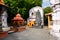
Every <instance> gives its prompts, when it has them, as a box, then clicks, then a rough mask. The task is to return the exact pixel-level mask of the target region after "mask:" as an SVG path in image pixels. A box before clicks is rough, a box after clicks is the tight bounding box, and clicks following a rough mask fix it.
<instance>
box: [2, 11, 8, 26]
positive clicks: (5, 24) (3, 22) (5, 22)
mask: <svg viewBox="0 0 60 40" xmlns="http://www.w3.org/2000/svg"><path fill="white" fill-rule="evenodd" d="M1 18H2V27H8V25H7V12H6V11H4V12H3V13H2V15H1Z"/></svg>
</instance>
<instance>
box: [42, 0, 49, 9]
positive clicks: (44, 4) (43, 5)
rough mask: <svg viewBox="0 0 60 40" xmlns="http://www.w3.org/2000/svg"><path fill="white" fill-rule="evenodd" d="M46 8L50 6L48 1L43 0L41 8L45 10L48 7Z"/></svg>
mask: <svg viewBox="0 0 60 40" xmlns="http://www.w3.org/2000/svg"><path fill="white" fill-rule="evenodd" d="M48 6H50V2H49V0H43V4H42V7H43V8H46V7H48Z"/></svg>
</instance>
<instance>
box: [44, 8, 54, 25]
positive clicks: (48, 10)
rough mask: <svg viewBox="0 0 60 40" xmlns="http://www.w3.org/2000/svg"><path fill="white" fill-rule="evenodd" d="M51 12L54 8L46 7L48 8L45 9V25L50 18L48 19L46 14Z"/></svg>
mask: <svg viewBox="0 0 60 40" xmlns="http://www.w3.org/2000/svg"><path fill="white" fill-rule="evenodd" d="M50 12H53V10H52V8H51V7H46V8H45V9H44V23H45V25H46V24H47V23H48V19H47V17H46V16H45V14H47V13H50Z"/></svg>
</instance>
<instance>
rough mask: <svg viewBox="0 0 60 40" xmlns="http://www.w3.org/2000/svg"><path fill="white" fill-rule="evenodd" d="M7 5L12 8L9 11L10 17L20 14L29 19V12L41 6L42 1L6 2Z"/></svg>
mask: <svg viewBox="0 0 60 40" xmlns="http://www.w3.org/2000/svg"><path fill="white" fill-rule="evenodd" d="M4 1H5V4H6V5H9V6H10V7H11V9H10V10H8V13H9V16H10V18H11V17H14V16H15V15H16V14H17V12H19V13H20V14H21V15H22V17H23V18H24V19H27V18H28V15H29V10H30V9H31V8H32V7H35V6H41V5H42V0H4Z"/></svg>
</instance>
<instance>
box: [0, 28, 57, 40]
mask: <svg viewBox="0 0 60 40" xmlns="http://www.w3.org/2000/svg"><path fill="white" fill-rule="evenodd" d="M0 40H57V38H56V37H53V36H52V35H50V34H49V30H48V29H46V28H43V29H40V28H27V29H26V30H25V31H23V32H15V33H10V34H9V35H8V36H7V37H5V38H2V39H0Z"/></svg>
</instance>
